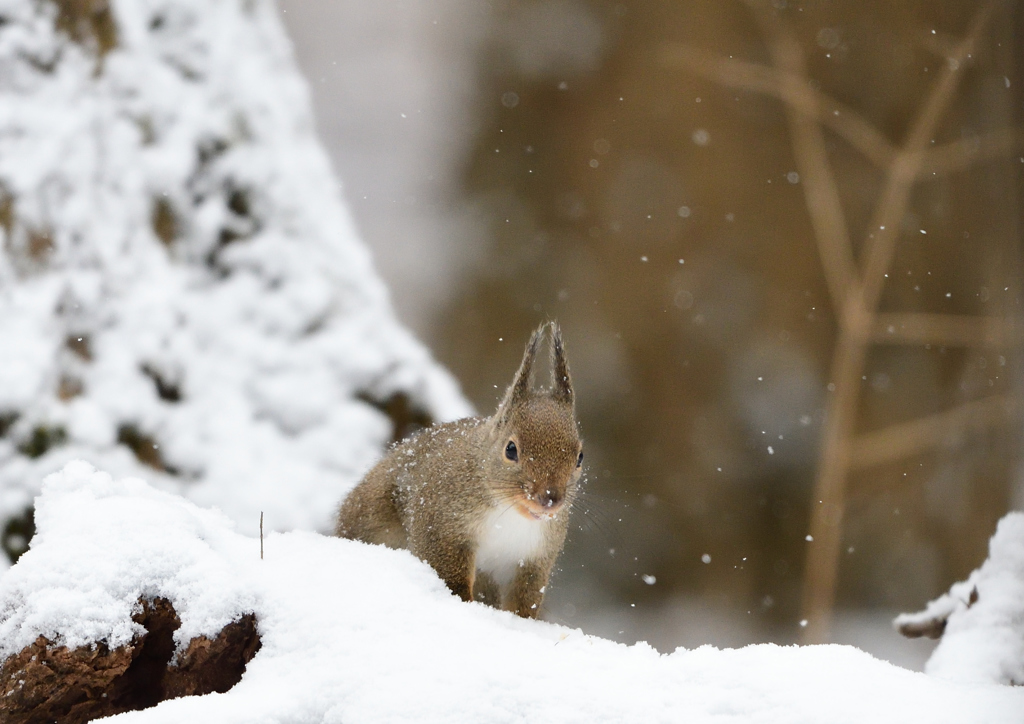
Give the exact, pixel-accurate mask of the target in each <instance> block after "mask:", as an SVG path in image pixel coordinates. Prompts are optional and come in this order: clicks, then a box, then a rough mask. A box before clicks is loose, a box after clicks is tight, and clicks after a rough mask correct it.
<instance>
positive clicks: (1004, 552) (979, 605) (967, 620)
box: [893, 513, 1024, 718]
mask: <svg viewBox="0 0 1024 724" xmlns="http://www.w3.org/2000/svg"><path fill="white" fill-rule="evenodd" d="M893 623H894V625H895V626H896V628H898V629H900V630H911V631H934V632H935V633H939V632H941V635H942V641H941V642H940V643H939V645H938V647H937V648H936V649H935V651H934V652H933V653H932V655H931V658H930V659H928V663H927V664H926V666H925V671H927V672H928V673H929V674H933V675H935V676H940V677H943V678H946V679H953V680H956V681H963V682H996V683H1001V684H1016V685H1017V686H1022V685H1024V513H1010V514H1009V515H1007V516H1006V517H1005V518H1003V519H1002V520H1001V521H999V525H998V526H997V528H996V533H995V535H994V536H992V540H991V541H989V554H988V559H987V560H986V561H985V562H984V563H983V564H982V566H981V568H979V569H977V570H976V571H974V572H973V573H972V574H971V575H970V576H969V577H968V578H967V580H966V581H961V582H959V583H955V584H953V587H952V588H950V590H949V593H946V594H944V595H942V596H940V597H939V598H937V599H935V600H934V601H932V602H931V603H929V604H928V606H927V607H926V608H925V609H924V610H923V611H920V612H919V613H912V614H902V615H900V616H898V617H897V618H896V620H895V621H894V622H893ZM1021 716H1022V718H1024V714H1022V715H1021Z"/></svg>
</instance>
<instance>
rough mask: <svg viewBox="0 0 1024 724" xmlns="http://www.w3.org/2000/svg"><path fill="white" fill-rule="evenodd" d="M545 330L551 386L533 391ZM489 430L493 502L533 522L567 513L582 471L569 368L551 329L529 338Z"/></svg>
mask: <svg viewBox="0 0 1024 724" xmlns="http://www.w3.org/2000/svg"><path fill="white" fill-rule="evenodd" d="M547 329H550V331H551V370H552V381H551V387H550V389H540V390H535V389H533V388H532V386H531V384H530V377H531V373H532V371H533V364H534V359H535V357H536V356H537V348H538V347H539V346H540V343H541V340H542V339H543V337H544V332H545V330H547ZM491 425H492V426H493V429H492V434H491V436H490V442H491V444H490V449H489V450H488V454H487V458H486V463H485V467H486V470H485V474H486V479H487V481H488V483H489V484H490V485H491V487H492V490H493V492H494V494H495V497H496V498H497V499H498V500H501V501H507V502H508V503H510V504H513V505H515V506H516V509H517V511H518V512H519V513H520V514H522V515H524V516H527V517H532V518H536V519H545V518H552V517H554V516H555V515H556V514H557V513H558V512H559V511H560V510H562V509H563V508H567V507H568V505H569V504H571V503H572V500H573V498H575V496H576V492H577V487H578V485H579V479H580V475H581V474H582V470H583V443H582V442H581V441H580V436H579V431H578V429H577V425H576V409H575V394H574V393H573V389H572V379H571V378H570V376H569V363H568V362H567V361H566V359H565V348H564V347H563V345H562V334H561V332H560V331H559V329H558V326H557V325H556V324H554V323H551V324H550V325H548V324H543V325H541V326H540V328H539V329H537V331H536V332H534V333H533V335H532V336H531V337H530V341H529V342H528V343H527V345H526V351H525V353H524V354H523V361H522V364H520V365H519V369H518V370H517V371H516V375H515V378H514V379H513V380H512V385H511V386H510V387H509V388H508V392H506V393H505V398H504V399H503V400H502V401H501V404H500V405H499V406H498V410H497V412H495V413H494V416H493V417H492V418H491Z"/></svg>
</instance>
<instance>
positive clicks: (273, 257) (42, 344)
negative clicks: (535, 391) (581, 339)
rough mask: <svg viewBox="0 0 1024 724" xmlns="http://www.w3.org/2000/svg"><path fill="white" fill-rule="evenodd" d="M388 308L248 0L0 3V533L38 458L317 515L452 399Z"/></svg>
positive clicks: (281, 39)
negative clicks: (87, 464)
mask: <svg viewBox="0 0 1024 724" xmlns="http://www.w3.org/2000/svg"><path fill="white" fill-rule="evenodd" d="M468 411H469V408H468V405H467V403H466V402H465V400H464V399H463V398H462V396H461V394H460V393H459V391H458V388H457V385H456V383H455V382H454V380H453V379H452V378H451V377H450V375H448V373H447V372H445V371H444V370H443V369H441V368H440V367H439V366H438V365H437V364H436V363H435V362H434V361H433V360H432V359H431V357H430V355H429V353H428V352H427V351H426V350H425V349H424V348H423V347H422V346H421V345H420V344H419V343H418V342H417V341H416V340H415V339H413V338H412V336H411V335H410V334H409V333H408V332H407V331H405V330H404V329H403V328H402V326H401V325H400V324H399V323H398V322H397V321H396V320H395V318H394V315H393V313H392V310H391V307H390V303H389V300H388V296H387V292H386V289H385V288H384V286H383V285H382V283H381V282H380V280H379V279H378V277H377V276H376V274H375V272H374V269H373V267H372V264H371V260H370V258H369V255H368V253H367V251H366V250H365V248H364V247H363V245H362V244H361V243H360V241H359V239H358V236H357V234H356V232H355V230H354V227H353V223H352V220H351V218H350V216H349V215H348V213H347V212H346V209H345V207H344V205H343V203H342V200H341V193H340V187H339V183H338V181H337V179H336V177H335V176H334V175H333V173H332V171H331V169H330V167H329V163H328V161H327V158H326V155H325V153H324V151H323V149H322V148H321V146H320V145H319V142H318V141H317V138H316V135H315V132H314V128H313V125H312V120H311V111H310V101H309V97H308V91H307V88H306V86H305V84H304V82H303V80H302V79H301V78H300V76H299V74H298V72H297V70H296V67H295V63H294V61H293V58H292V54H291V48H290V46H289V43H288V40H287V38H286V36H285V34H284V32H283V30H282V28H281V25H280V22H279V20H278V17H277V15H276V11H275V8H274V5H273V3H272V2H271V1H270V0H109V1H108V0H45V1H44V0H0V528H3V527H4V526H6V528H4V544H5V547H6V548H7V549H8V552H9V553H11V554H14V555H16V554H17V553H18V552H19V549H20V548H23V546H24V539H25V538H26V536H27V535H28V534H30V532H31V518H30V510H31V506H32V499H33V496H34V495H36V494H37V492H38V490H39V485H40V483H41V480H42V478H43V476H44V475H45V474H47V473H49V472H52V471H54V470H56V469H58V468H60V467H61V466H62V465H63V464H64V463H65V462H66V461H68V460H69V459H73V458H85V459H88V460H90V461H91V462H93V463H94V464H96V465H98V466H100V467H102V468H104V469H106V470H109V471H111V472H113V473H115V474H118V475H124V474H133V475H143V476H144V477H145V478H147V479H148V480H150V481H152V482H153V483H155V484H157V485H159V486H161V487H163V488H164V489H166V490H170V491H172V492H177V493H181V494H184V495H186V496H187V497H189V498H190V499H192V500H194V501H196V502H198V503H200V504H202V505H215V506H217V507H219V508H221V509H222V510H223V511H225V512H226V513H227V514H228V515H229V516H230V517H231V518H233V519H234V520H235V521H236V522H237V523H238V524H239V525H240V526H241V527H242V528H243V529H244V530H248V531H252V530H255V528H256V527H257V526H258V524H259V517H260V512H261V511H263V512H265V514H266V516H267V524H268V526H269V527H274V528H293V527H309V528H323V527H325V526H327V525H328V524H329V520H330V517H331V514H332V509H333V507H334V505H335V504H336V502H337V500H338V499H339V498H340V497H341V496H342V494H343V493H344V492H345V491H346V490H347V488H348V487H349V486H351V485H352V484H354V482H355V481H356V480H357V479H358V476H359V475H360V473H361V472H362V470H364V469H365V468H366V467H368V465H369V464H370V463H371V462H372V461H373V460H374V458H375V457H376V456H377V455H378V453H379V451H380V450H381V448H382V446H384V445H385V444H386V443H387V442H388V441H389V440H391V439H392V438H393V437H396V436H399V435H402V434H405V433H406V432H407V431H408V430H409V429H410V428H411V427H412V426H415V425H418V424H424V423H427V422H428V421H429V420H431V419H450V418H454V417H458V416H460V415H463V414H466V413H467V412H468Z"/></svg>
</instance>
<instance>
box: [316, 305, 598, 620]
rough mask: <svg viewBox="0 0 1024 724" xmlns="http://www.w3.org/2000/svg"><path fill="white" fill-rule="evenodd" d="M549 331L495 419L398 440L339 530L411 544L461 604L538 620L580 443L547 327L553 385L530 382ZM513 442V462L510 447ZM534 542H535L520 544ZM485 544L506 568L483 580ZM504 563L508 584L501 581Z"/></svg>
mask: <svg viewBox="0 0 1024 724" xmlns="http://www.w3.org/2000/svg"><path fill="white" fill-rule="evenodd" d="M546 328H547V325H542V326H541V327H540V328H539V329H538V330H537V331H536V332H534V333H533V336H532V337H531V338H530V341H529V343H528V344H527V345H526V351H525V353H524V355H523V361H522V364H521V365H520V366H519V370H518V371H517V372H516V375H515V378H514V379H513V381H512V385H511V386H510V387H509V389H508V391H507V392H506V393H505V397H504V399H503V400H502V402H501V404H500V405H499V406H498V409H497V411H496V412H495V413H494V415H493V416H491V417H488V418H465V419H462V420H457V421H455V422H449V423H445V424H441V425H435V426H433V427H430V428H428V429H426V430H423V431H422V432H420V433H419V434H417V435H415V436H413V437H411V438H409V439H407V440H405V441H403V442H401V443H399V444H398V445H396V446H395V447H393V448H392V449H391V450H390V451H389V452H388V453H387V455H385V456H384V458H383V459H382V460H381V461H380V462H379V463H377V465H376V466H375V467H374V468H373V469H372V470H370V472H369V473H367V474H366V477H365V478H363V481H362V482H361V483H360V484H359V485H358V486H357V487H356V488H355V489H354V490H353V491H352V492H351V493H350V494H349V496H348V497H347V498H346V499H345V501H344V502H343V503H342V505H341V508H340V510H339V511H338V520H337V527H336V533H337V535H339V536H341V537H343V538H352V539H355V540H361V541H365V542H367V543H379V544H384V545H387V546H390V547H392V548H408V549H409V550H410V551H411V552H412V553H413V554H414V555H416V556H417V557H419V558H421V559H422V560H424V561H426V562H427V563H429V564H430V565H431V566H433V568H434V570H435V571H437V573H438V575H440V576H441V578H442V579H443V580H444V582H445V583H446V584H447V585H448V587H449V588H450V589H451V590H452V591H453V592H454V593H455V594H456V595H458V596H459V597H461V598H462V599H463V600H464V601H472V600H475V599H476V600H483V601H485V602H487V603H490V604H491V605H495V606H499V607H501V608H504V609H505V610H507V611H513V612H515V613H516V614H518V615H519V616H523V617H526V618H536V617H537V614H538V612H539V609H540V604H541V601H542V599H543V597H544V589H545V587H546V586H547V584H548V579H549V578H550V576H551V569H552V568H553V566H554V564H555V559H556V558H557V557H558V554H559V553H560V552H561V550H562V545H563V543H564V542H565V535H566V532H567V531H568V525H569V510H570V508H571V506H572V501H573V499H574V498H575V497H576V494H577V490H578V485H579V479H580V474H581V466H579V465H578V461H579V456H580V454H581V451H582V444H581V442H580V438H579V434H578V431H577V425H576V417H575V395H574V393H573V389H572V380H571V379H570V377H569V366H568V363H567V361H566V359H565V353H564V349H563V347H562V338H561V333H560V332H559V330H558V327H557V326H556V325H554V324H552V325H551V358H552V360H551V361H552V372H553V374H552V377H553V380H552V381H553V384H552V387H551V389H549V390H534V389H532V388H531V385H530V373H531V371H532V368H533V362H534V357H535V356H536V352H537V348H538V346H539V344H540V342H541V339H542V338H543V336H544V332H545V329H546ZM509 441H512V442H514V444H515V447H516V450H517V454H518V461H517V462H514V461H512V460H510V459H509V458H508V456H507V455H506V450H507V446H508V444H509ZM517 516H520V517H517ZM503 528H504V529H505V530H502V529H503ZM508 531H516V532H515V533H510V532H508ZM517 536H518V537H517ZM535 538H536V541H537V542H536V544H535V545H534V544H532V543H531V544H520V543H519V542H518V541H520V540H523V539H526V540H530V541H533V540H534V539H535ZM495 541H497V542H495ZM482 546H486V550H487V554H488V556H489V558H488V559H487V560H488V561H493V560H499V561H502V562H503V566H504V568H502V566H498V565H497V564H494V565H493V566H492V567H493V568H494V569H495V570H481V571H479V577H478V570H477V563H478V560H477V552H478V551H482V550H483V548H482ZM527 549H528V552H527V553H525V554H523V555H522V556H520V555H519V553H518V551H520V550H527ZM506 554H507V555H506ZM509 561H511V563H509ZM487 565H491V564H490V563H488V564H487ZM499 569H500V570H499ZM505 569H507V575H504V578H506V579H507V580H501V579H502V577H503V575H499V574H501V572H502V570H505Z"/></svg>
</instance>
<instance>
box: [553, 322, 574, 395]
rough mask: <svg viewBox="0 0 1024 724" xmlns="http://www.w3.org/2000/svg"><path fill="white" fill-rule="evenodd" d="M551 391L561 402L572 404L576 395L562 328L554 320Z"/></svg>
mask: <svg viewBox="0 0 1024 724" xmlns="http://www.w3.org/2000/svg"><path fill="white" fill-rule="evenodd" d="M551 377H552V380H551V382H552V385H551V392H552V394H553V395H554V398H555V399H556V400H558V401H559V402H562V403H564V404H566V405H570V406H572V405H573V404H574V402H575V399H576V395H575V393H573V391H572V377H571V376H570V375H569V362H568V361H567V360H566V359H565V347H564V346H563V345H562V330H560V329H559V328H558V325H557V324H555V323H554V322H552V323H551Z"/></svg>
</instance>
